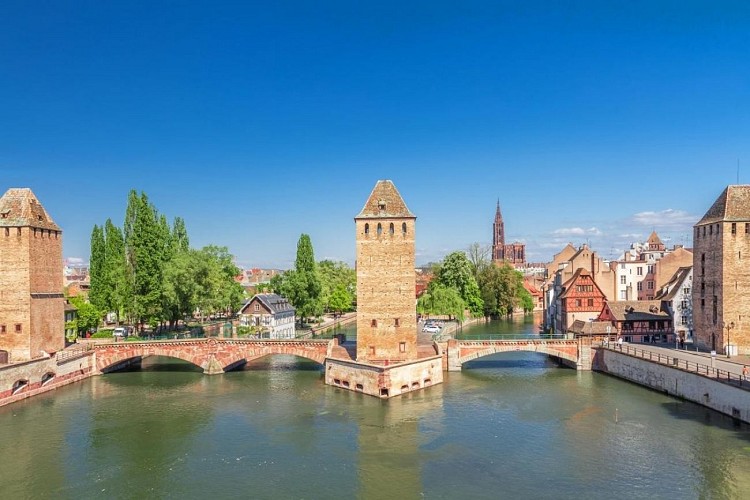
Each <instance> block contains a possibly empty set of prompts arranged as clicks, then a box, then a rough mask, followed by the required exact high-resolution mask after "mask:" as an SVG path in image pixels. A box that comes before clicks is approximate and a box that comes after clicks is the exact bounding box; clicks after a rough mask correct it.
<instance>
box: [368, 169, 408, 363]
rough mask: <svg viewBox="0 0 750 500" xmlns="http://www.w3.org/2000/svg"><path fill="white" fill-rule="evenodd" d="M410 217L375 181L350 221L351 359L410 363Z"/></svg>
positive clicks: (389, 185) (387, 187)
mask: <svg viewBox="0 0 750 500" xmlns="http://www.w3.org/2000/svg"><path fill="white" fill-rule="evenodd" d="M416 219H417V218H416V217H415V216H414V214H412V213H411V211H410V210H409V208H408V207H407V206H406V203H405V202H404V200H403V198H402V197H401V195H400V194H399V192H398V190H397V189H396V186H395V185H394V184H393V182H391V181H389V180H381V181H378V182H377V183H376V184H375V187H374V188H373V190H372V193H370V196H369V197H368V198H367V202H366V203H365V206H364V207H363V208H362V210H361V211H360V213H359V214H358V215H357V216H356V217H355V218H354V222H355V225H356V231H357V235H356V245H357V361H364V362H370V363H381V362H385V361H393V362H398V361H406V360H412V359H416V358H417V355H418V352H417V318H416V303H415V298H414V291H415V287H416V283H415V282H416V277H415V271H414V267H415V250H414V242H415V239H414V229H415V223H416Z"/></svg>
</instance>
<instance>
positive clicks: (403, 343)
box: [398, 342, 406, 352]
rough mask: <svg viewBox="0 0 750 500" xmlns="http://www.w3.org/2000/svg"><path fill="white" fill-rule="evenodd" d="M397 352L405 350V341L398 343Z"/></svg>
mask: <svg viewBox="0 0 750 500" xmlns="http://www.w3.org/2000/svg"><path fill="white" fill-rule="evenodd" d="M398 352H406V342H399V343H398Z"/></svg>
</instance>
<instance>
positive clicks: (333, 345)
mask: <svg viewBox="0 0 750 500" xmlns="http://www.w3.org/2000/svg"><path fill="white" fill-rule="evenodd" d="M433 345H434V347H435V350H433V351H432V354H431V355H434V353H435V351H437V352H439V353H440V354H442V355H443V368H444V369H445V370H449V371H460V370H461V367H462V365H463V364H464V363H466V362H468V361H472V360H474V359H478V358H481V357H484V356H489V355H491V354H496V353H503V352H514V351H527V352H537V353H541V354H546V355H548V356H552V357H554V358H557V359H559V360H560V361H561V362H562V363H564V364H566V365H568V366H570V367H572V368H575V369H579V370H590V369H591V344H590V342H589V343H587V342H585V341H583V340H582V339H576V340H570V339H545V338H533V337H532V338H522V339H517V338H515V339H502V340H454V339H451V340H449V341H447V342H437V343H434V344H433ZM92 349H93V351H94V354H95V359H96V372H97V373H107V372H109V371H113V370H117V369H119V368H121V367H123V366H125V365H126V364H128V363H130V362H132V360H134V359H141V358H143V357H146V356H167V357H172V358H177V359H181V360H184V361H187V362H188V363H192V364H194V365H197V366H200V367H201V368H203V372H204V373H206V374H208V375H214V374H220V373H224V372H225V371H228V370H231V369H233V368H235V367H237V366H239V365H241V364H243V363H246V362H249V361H253V360H255V359H259V358H262V357H264V356H268V355H272V354H289V355H293V356H299V357H302V358H306V359H309V360H312V361H315V362H316V363H320V364H321V365H323V364H325V360H326V358H335V359H345V360H352V358H353V353H354V352H356V350H355V349H353V346H352V345H351V343H347V345H346V346H343V345H339V341H338V339H336V338H334V339H293V340H292V339H290V340H255V339H224V338H208V339H184V340H149V341H140V342H114V343H107V344H95V345H93V347H92Z"/></svg>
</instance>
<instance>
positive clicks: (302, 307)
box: [281, 234, 322, 324]
mask: <svg viewBox="0 0 750 500" xmlns="http://www.w3.org/2000/svg"><path fill="white" fill-rule="evenodd" d="M321 289H322V287H321V284H320V277H319V276H318V269H317V265H316V264H315V254H314V252H313V247H312V242H311V241H310V236H308V235H307V234H302V235H301V236H300V238H299V241H298V242H297V258H296V259H295V263H294V270H293V271H288V272H286V273H284V278H283V280H282V283H281V291H282V294H283V295H284V296H285V297H286V298H287V299H289V302H291V303H292V305H293V306H294V307H295V309H296V314H297V317H298V318H299V320H300V324H302V323H304V320H305V318H309V317H313V316H317V315H319V314H320V313H321V312H322V307H321V303H320V294H321Z"/></svg>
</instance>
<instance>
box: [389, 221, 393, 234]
mask: <svg viewBox="0 0 750 500" xmlns="http://www.w3.org/2000/svg"><path fill="white" fill-rule="evenodd" d="M388 232H389V233H391V236H393V233H394V229H393V222H391V226H390V227H389V228H388Z"/></svg>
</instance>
